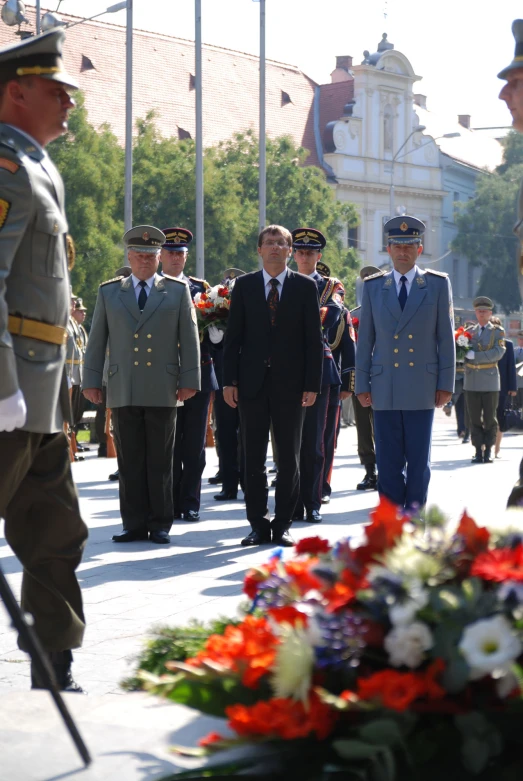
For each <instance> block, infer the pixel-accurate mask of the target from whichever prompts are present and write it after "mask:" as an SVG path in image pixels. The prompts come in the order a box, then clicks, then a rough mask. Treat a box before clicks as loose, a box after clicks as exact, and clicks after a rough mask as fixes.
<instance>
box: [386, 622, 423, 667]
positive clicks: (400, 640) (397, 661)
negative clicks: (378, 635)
mask: <svg viewBox="0 0 523 781" xmlns="http://www.w3.org/2000/svg"><path fill="white" fill-rule="evenodd" d="M383 644H384V646H385V649H386V651H388V653H389V661H390V663H391V664H392V665H393V666H394V667H401V666H402V665H403V664H404V665H406V666H407V667H410V668H411V669H414V668H415V667H419V666H420V664H421V663H422V661H423V659H424V658H425V651H428V650H429V649H430V648H432V646H433V645H434V639H433V637H432V632H431V631H430V629H429V627H428V626H427V625H426V624H424V623H423V622H422V621H414V622H413V623H412V624H410V625H409V626H396V627H394V629H393V630H392V631H391V632H389V634H388V635H387V637H386V638H385V641H384V643H383Z"/></svg>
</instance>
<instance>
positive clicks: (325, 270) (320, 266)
mask: <svg viewBox="0 0 523 781" xmlns="http://www.w3.org/2000/svg"><path fill="white" fill-rule="evenodd" d="M316 271H317V272H318V274H321V276H322V277H325V278H326V279H328V278H329V277H330V275H331V270H330V268H329V266H327V264H326V263H324V262H323V260H319V261H318V262H317V263H316Z"/></svg>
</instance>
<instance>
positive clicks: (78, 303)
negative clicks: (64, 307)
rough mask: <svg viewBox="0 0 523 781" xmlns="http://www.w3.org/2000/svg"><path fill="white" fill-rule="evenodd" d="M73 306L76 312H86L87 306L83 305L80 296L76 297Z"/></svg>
mask: <svg viewBox="0 0 523 781" xmlns="http://www.w3.org/2000/svg"><path fill="white" fill-rule="evenodd" d="M74 308H75V309H76V310H77V312H87V307H86V306H84V302H83V300H82V299H81V298H77V299H76V303H75V306H74Z"/></svg>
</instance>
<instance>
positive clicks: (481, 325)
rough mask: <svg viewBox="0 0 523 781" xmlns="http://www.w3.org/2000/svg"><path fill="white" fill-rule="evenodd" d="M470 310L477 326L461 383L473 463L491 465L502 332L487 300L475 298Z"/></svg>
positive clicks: (495, 429)
mask: <svg viewBox="0 0 523 781" xmlns="http://www.w3.org/2000/svg"><path fill="white" fill-rule="evenodd" d="M473 306H474V311H475V313H476V319H477V321H478V322H477V323H476V324H475V325H473V326H472V328H469V329H468V330H469V332H470V333H471V334H472V342H471V345H470V350H469V351H468V353H467V354H466V355H465V377H464V381H463V388H464V391H465V404H466V405H467V412H468V416H469V420H470V435H471V440H472V445H473V446H474V448H475V449H476V453H475V455H474V458H473V459H472V463H473V464H492V463H493V459H492V456H491V452H492V448H493V447H494V445H495V444H496V434H497V432H498V421H497V418H496V409H497V406H498V398H499V390H500V379H499V369H498V361H499V360H500V359H501V358H502V357H503V354H504V352H505V332H504V330H503V328H502V327H501V326H499V325H494V324H493V323H491V322H490V317H491V315H492V309H493V304H492V301H491V300H490V298H487V296H478V297H477V298H475V299H474V301H473Z"/></svg>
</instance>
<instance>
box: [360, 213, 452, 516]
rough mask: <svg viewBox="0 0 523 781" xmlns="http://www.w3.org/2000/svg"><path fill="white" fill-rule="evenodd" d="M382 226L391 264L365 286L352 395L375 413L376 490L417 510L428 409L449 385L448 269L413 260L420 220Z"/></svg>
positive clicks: (446, 394)
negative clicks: (431, 267) (420, 264)
mask: <svg viewBox="0 0 523 781" xmlns="http://www.w3.org/2000/svg"><path fill="white" fill-rule="evenodd" d="M384 231H385V234H386V236H387V241H388V247H387V251H388V253H389V255H390V257H391V259H392V263H393V270H392V271H389V272H384V271H381V272H379V273H378V274H374V275H371V276H370V277H367V279H366V280H365V282H364V285H363V298H362V303H361V316H360V323H359V328H358V347H357V350H356V394H357V395H358V399H359V401H360V403H361V404H362V405H363V406H364V407H368V406H372V408H373V411H374V436H375V444H376V462H377V467H378V491H379V492H380V493H381V494H383V495H384V496H386V497H387V498H388V499H390V500H391V501H392V502H394V503H395V504H396V505H398V506H399V507H402V508H405V509H406V510H413V511H415V510H416V509H418V508H421V507H423V506H424V505H425V504H426V501H427V491H428V486H429V480H430V443H431V436H432V424H433V419H434V407H443V406H444V405H445V404H446V403H447V402H448V401H450V399H451V397H452V391H453V388H454V374H455V361H456V353H455V343H454V323H453V313H452V292H451V288H450V282H449V279H448V277H447V275H446V274H442V273H440V272H437V271H432V270H422V269H420V268H419V267H418V266H417V265H416V260H417V258H418V256H419V255H421V253H422V252H423V245H422V240H423V233H424V231H425V225H424V224H423V222H422V221H421V220H418V219H417V218H416V217H410V216H406V215H405V216H401V217H393V218H392V219H391V220H389V221H388V222H387V223H386V224H385V226H384Z"/></svg>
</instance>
